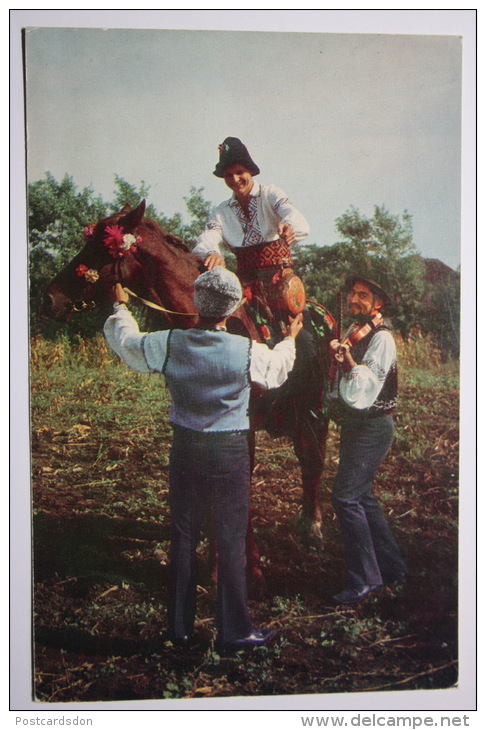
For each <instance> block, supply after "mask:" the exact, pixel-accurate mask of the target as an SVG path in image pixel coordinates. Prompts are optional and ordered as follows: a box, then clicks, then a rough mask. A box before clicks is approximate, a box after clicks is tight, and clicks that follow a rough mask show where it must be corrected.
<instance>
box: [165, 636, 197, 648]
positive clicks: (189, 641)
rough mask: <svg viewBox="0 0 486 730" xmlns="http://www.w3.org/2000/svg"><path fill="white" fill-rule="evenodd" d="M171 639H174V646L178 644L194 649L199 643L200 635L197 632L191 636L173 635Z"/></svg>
mask: <svg viewBox="0 0 486 730" xmlns="http://www.w3.org/2000/svg"><path fill="white" fill-rule="evenodd" d="M169 640H170V641H172V643H173V644H174V646H178V647H180V648H181V649H193V648H194V647H195V646H198V645H199V641H200V639H199V636H198V635H197V634H190V636H171V637H169Z"/></svg>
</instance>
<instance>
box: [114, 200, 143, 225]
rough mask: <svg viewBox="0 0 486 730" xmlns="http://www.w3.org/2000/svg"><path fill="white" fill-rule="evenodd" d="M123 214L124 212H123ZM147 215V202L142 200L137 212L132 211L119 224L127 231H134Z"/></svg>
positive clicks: (136, 209)
mask: <svg viewBox="0 0 486 730" xmlns="http://www.w3.org/2000/svg"><path fill="white" fill-rule="evenodd" d="M122 212H123V211H122ZM144 213H145V200H142V202H141V203H140V205H138V206H137V207H136V208H135V210H131V209H130V211H129V212H128V213H127V214H126V216H125V217H124V218H122V219H121V220H120V221H119V222H120V224H121V225H122V226H123V228H124V230H125V231H133V230H134V229H135V228H136V227H137V226H138V224H139V223H140V221H141V220H142V218H143V214H144Z"/></svg>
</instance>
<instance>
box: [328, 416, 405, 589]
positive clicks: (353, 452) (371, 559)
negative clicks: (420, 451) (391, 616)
mask: <svg viewBox="0 0 486 730" xmlns="http://www.w3.org/2000/svg"><path fill="white" fill-rule="evenodd" d="M393 434H394V424H393V417H392V416H391V415H383V416H378V417H376V418H361V419H359V418H356V419H353V420H351V419H349V420H346V421H345V422H344V423H343V425H342V426H341V443H340V458H339V467H338V472H337V476H336V482H335V484H334V489H333V493H332V504H333V506H334V509H335V511H336V515H337V517H338V520H339V523H340V527H341V533H342V536H343V542H344V551H345V557H346V567H347V572H348V585H347V587H348V588H360V587H362V586H364V585H381V584H383V583H390V582H393V581H394V580H397V579H399V578H400V577H401V576H403V575H404V574H405V572H406V567H405V563H404V562H403V558H402V556H401V553H400V550H399V548H398V545H397V543H396V542H395V539H394V538H393V535H392V534H391V531H390V528H389V527H388V524H387V522H386V520H385V517H384V515H383V512H382V510H381V507H380V505H379V504H378V501H377V500H376V498H375V497H374V496H373V494H372V484H373V479H374V476H375V474H376V471H377V469H378V467H379V465H380V463H381V462H382V460H383V459H384V457H385V456H386V454H387V452H388V451H389V449H390V446H391V444H392V441H393Z"/></svg>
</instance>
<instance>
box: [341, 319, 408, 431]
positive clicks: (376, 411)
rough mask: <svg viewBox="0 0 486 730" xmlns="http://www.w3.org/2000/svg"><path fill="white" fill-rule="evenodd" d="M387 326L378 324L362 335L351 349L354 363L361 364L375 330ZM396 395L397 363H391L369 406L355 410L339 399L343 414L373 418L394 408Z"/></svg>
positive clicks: (377, 330)
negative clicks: (380, 387) (379, 388)
mask: <svg viewBox="0 0 486 730" xmlns="http://www.w3.org/2000/svg"><path fill="white" fill-rule="evenodd" d="M388 329H389V328H388V327H387V326H386V325H385V324H381V325H379V326H378V327H377V328H376V329H374V330H372V331H371V332H370V333H369V334H367V335H366V337H363V339H362V340H360V341H359V342H358V343H357V344H356V345H354V347H353V349H352V355H353V359H354V361H355V363H356V364H357V365H361V363H362V362H363V357H364V356H365V353H366V350H367V349H368V347H369V346H370V343H371V340H372V339H373V337H374V336H375V334H376V333H377V332H379V331H380V330H388ZM397 395H398V373H397V364H396V362H395V363H393V365H392V366H391V368H390V370H389V371H388V373H387V376H386V378H385V382H384V383H383V387H382V389H381V390H380V392H379V394H378V397H377V399H376V400H375V402H374V403H373V405H372V406H370V407H369V408H365V409H363V410H359V411H358V410H357V409H356V408H350V407H349V406H348V405H347V404H345V403H344V402H342V401H341V408H342V410H343V412H344V413H343V415H348V416H352V417H355V418H356V417H358V418H374V417H376V416H382V415H384V414H385V413H391V412H392V411H394V410H395V408H396V405H397Z"/></svg>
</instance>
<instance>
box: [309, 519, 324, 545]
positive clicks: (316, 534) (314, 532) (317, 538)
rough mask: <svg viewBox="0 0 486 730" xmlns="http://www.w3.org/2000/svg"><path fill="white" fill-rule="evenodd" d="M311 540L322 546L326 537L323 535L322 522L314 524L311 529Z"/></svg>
mask: <svg viewBox="0 0 486 730" xmlns="http://www.w3.org/2000/svg"><path fill="white" fill-rule="evenodd" d="M309 540H310V541H311V542H313V543H317V544H318V545H320V544H321V543H322V542H323V540H324V536H323V534H322V522H313V523H312V524H311V526H310V528H309Z"/></svg>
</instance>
